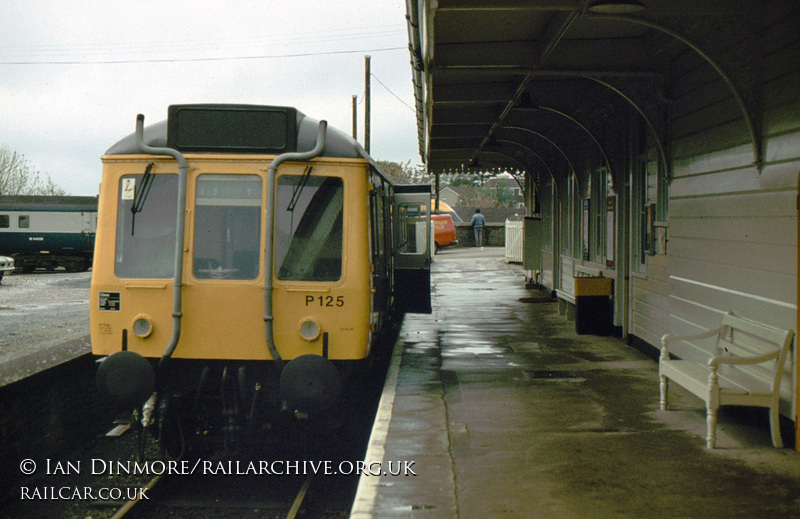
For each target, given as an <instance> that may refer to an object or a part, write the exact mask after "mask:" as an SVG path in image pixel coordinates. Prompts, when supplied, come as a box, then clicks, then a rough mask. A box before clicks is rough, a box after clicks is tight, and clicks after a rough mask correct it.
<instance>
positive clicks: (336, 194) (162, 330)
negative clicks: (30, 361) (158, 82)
mask: <svg viewBox="0 0 800 519" xmlns="http://www.w3.org/2000/svg"><path fill="white" fill-rule="evenodd" d="M102 160H103V179H102V184H101V191H100V218H99V222H98V230H97V233H98V246H97V248H96V251H95V266H94V272H93V278H92V291H91V293H92V296H91V335H92V351H93V353H94V354H95V355H98V356H100V357H101V358H102V359H103V360H102V362H101V364H100V367H99V369H98V385H99V388H100V391H101V393H103V394H104V395H105V396H106V397H107V398H109V399H111V400H112V401H114V402H115V403H117V404H119V405H120V406H122V407H136V408H138V407H140V406H142V404H144V406H143V411H142V412H143V413H145V415H148V416H145V417H144V418H145V423H149V422H155V425H156V426H157V427H158V428H163V427H164V426H165V425H164V423H158V422H159V420H162V421H164V420H167V418H162V417H160V416H156V415H155V413H154V411H153V410H154V409H156V408H158V407H159V406H160V407H161V408H163V407H164V406H167V405H169V406H170V407H171V408H172V409H173V411H172V412H171V414H172V418H170V419H171V420H173V421H174V420H176V419H177V420H179V421H180V422H182V423H186V424H187V425H188V427H182V429H193V430H195V431H197V430H201V429H202V430H204V431H206V432H208V431H212V430H214V429H224V430H225V431H226V433H225V434H226V435H228V436H230V437H231V438H227V439H226V441H227V440H232V439H233V436H235V435H236V434H237V433H238V431H242V430H244V429H248V428H251V427H250V426H252V425H253V422H254V421H259V420H263V421H268V420H270V419H273V418H274V417H275V416H277V415H280V414H281V413H282V412H285V411H289V412H293V413H294V414H295V415H296V416H302V417H305V416H309V415H313V414H315V413H319V412H323V411H325V410H326V409H329V408H331V407H332V406H334V405H335V402H336V398H337V396H338V394H339V392H340V390H341V387H342V385H343V384H347V383H348V374H349V373H350V372H351V371H352V370H353V368H354V367H355V366H357V365H358V364H359V363H363V362H364V361H365V360H366V359H368V358H369V357H370V354H371V352H372V351H373V349H374V348H375V347H376V346H377V345H378V344H379V343H378V338H379V336H380V332H381V331H382V329H383V328H384V327H385V326H386V325H387V324H388V322H389V320H390V317H391V314H392V313H393V312H394V313H402V312H405V311H430V277H429V276H430V273H429V271H428V266H429V255H430V250H429V248H428V246H427V243H428V242H429V240H428V238H427V236H426V234H425V233H427V232H429V229H430V223H429V221H428V216H427V214H428V212H427V211H426V208H425V204H427V200H429V199H430V191H429V188H428V189H427V193H426V194H424V195H423V196H420V194H419V193H417V192H416V191H418V190H419V188H418V187H416V186H415V187H414V188H411V189H406V188H404V187H403V186H395V185H393V184H392V183H391V182H390V181H389V180H388V179H387V178H386V177H384V176H383V175H382V174H381V173H380V171H379V170H378V169H377V166H376V164H375V162H374V161H373V160H372V159H371V158H370V157H369V156H368V155H367V154H366V153H365V151H364V150H363V148H361V146H359V145H358V143H357V142H356V141H354V140H353V139H351V138H350V137H348V136H346V135H345V134H343V133H341V132H339V131H337V130H334V129H332V128H327V125H326V124H325V123H324V121H323V122H318V121H315V120H313V119H310V118H308V117H306V116H305V115H304V114H302V113H300V112H298V111H297V110H296V109H294V108H287V107H273V106H253V105H175V106H171V107H170V108H169V117H168V120H167V121H166V122H162V123H158V124H155V125H152V126H149V127H147V128H145V127H144V126H143V118H142V117H141V116H140V118H139V120H138V121H137V133H136V134H134V135H133V136H129V137H128V138H126V139H123V140H122V141H120V142H118V143H117V144H116V145H114V146H112V148H111V149H109V151H108V152H107V153H106V154H105V155H104V156H103V159H102ZM420 233H422V234H420ZM220 395H222V396H220ZM206 396H208V398H206ZM197 402H202V405H200V408H202V410H201V411H199V410H198V404H197ZM150 413H154V414H150ZM176 417H177V418H176ZM184 434H185V431H184ZM182 441H183V440H182V439H181V442H182Z"/></svg>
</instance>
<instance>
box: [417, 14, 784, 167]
mask: <svg viewBox="0 0 800 519" xmlns="http://www.w3.org/2000/svg"><path fill="white" fill-rule="evenodd" d="M775 3H778V4H781V2H772V4H775ZM767 4H769V2H754V1H752V0H438V1H437V0H408V14H409V16H408V19H409V42H410V48H411V61H412V69H413V72H414V82H415V92H416V97H417V99H416V101H417V105H416V106H417V117H418V133H419V146H420V154H421V156H422V158H423V160H424V161H425V162H426V163H427V166H428V168H429V170H430V171H431V172H432V173H437V172H440V171H445V170H448V169H451V170H452V169H458V168H470V167H477V168H481V169H485V168H508V169H513V168H517V169H520V168H521V169H531V168H540V169H541V168H548V169H550V170H551V171H555V172H557V171H565V170H569V168H574V169H575V168H578V167H579V165H580V166H583V165H584V164H585V161H587V160H589V159H588V158H587V156H589V155H591V154H593V155H594V156H595V157H599V160H601V161H603V162H605V163H608V165H609V166H611V164H613V163H614V162H615V160H618V159H619V157H621V156H623V155H624V154H626V153H629V150H623V149H622V148H623V147H624V146H625V144H624V143H625V142H626V141H628V142H630V141H631V140H632V139H629V138H628V137H629V136H628V135H625V132H626V131H628V130H627V129H626V127H625V125H624V124H620V121H621V120H622V119H624V118H625V117H631V114H633V117H634V118H636V119H637V120H638V121H640V122H641V125H640V126H641V128H643V129H642V130H638V131H644V132H647V134H648V139H649V140H650V142H652V143H654V147H653V149H654V150H656V152H657V153H659V154H660V155H661V157H660V159H661V160H662V161H663V162H665V163H666V161H667V160H668V153H667V152H665V147H666V145H667V142H668V140H669V131H670V130H669V123H668V121H669V119H670V115H669V114H668V113H667V111H668V109H669V106H670V101H671V97H672V96H673V95H675V93H674V92H672V90H671V89H672V87H673V82H674V81H675V80H676V79H677V78H681V77H683V76H685V75H686V74H689V73H693V74H694V73H695V71H696V70H697V69H698V68H699V69H703V70H704V71H705V73H706V77H707V81H708V83H709V88H710V89H712V88H713V89H715V90H716V91H718V92H719V94H718V95H719V102H720V104H719V107H718V110H719V111H723V112H724V113H725V114H726V115H725V117H726V118H727V119H729V120H730V121H738V122H737V123H736V124H737V125H738V126H737V129H736V131H737V132H740V133H741V135H742V140H743V141H746V142H747V143H748V145H750V146H752V156H753V161H754V163H756V164H759V163H760V161H761V150H760V147H759V146H760V144H759V143H760V138H759V135H758V130H757V128H758V124H757V123H756V122H754V121H753V116H752V113H753V112H754V111H755V108H757V104H758V92H757V90H758V87H757V86H756V85H757V81H756V80H755V76H757V70H758V61H759V58H758V48H757V47H758V45H757V44H752V43H751V44H748V45H739V43H741V42H743V41H745V42H748V41H749V42H757V41H758V34H759V31H760V29H761V27H762V26H764V25H765V24H768V23H771V21H770V18H771V17H775V16H780V13H779V12H774V10H771V12H765V11H766V9H765V7H764V6H765V5H767ZM662 166H663V167H667V164H663V165H662ZM574 169H573V170H574Z"/></svg>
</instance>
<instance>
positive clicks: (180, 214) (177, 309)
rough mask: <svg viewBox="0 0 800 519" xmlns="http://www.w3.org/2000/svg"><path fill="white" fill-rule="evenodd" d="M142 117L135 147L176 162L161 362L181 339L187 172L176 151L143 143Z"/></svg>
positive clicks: (139, 119) (137, 122) (137, 117)
mask: <svg viewBox="0 0 800 519" xmlns="http://www.w3.org/2000/svg"><path fill="white" fill-rule="evenodd" d="M143 132H144V115H143V114H139V115H138V116H136V146H137V147H138V148H139V151H141V152H142V153H147V154H150V155H169V156H170V157H172V158H174V159H175V160H176V161H177V162H178V204H177V205H178V207H177V210H176V212H175V232H176V239H175V263H174V265H173V267H172V271H173V285H172V286H173V288H172V337H170V340H169V344H168V345H167V348H166V349H165V350H164V353H163V354H162V356H161V362H164V360H165V359H168V358H170V357H171V356H172V354H173V352H174V351H175V348H176V347H177V346H178V340H179V339H180V337H181V317H183V311H182V308H183V306H182V293H181V289H182V287H183V242H184V235H185V226H186V177H187V172H188V170H189V168H188V166H187V165H186V159H185V158H184V157H183V155H182V154H181V153H180V152H179V151H178V150H174V149H172V148H155V147H152V146H148V145H146V144H145V143H144V138H143Z"/></svg>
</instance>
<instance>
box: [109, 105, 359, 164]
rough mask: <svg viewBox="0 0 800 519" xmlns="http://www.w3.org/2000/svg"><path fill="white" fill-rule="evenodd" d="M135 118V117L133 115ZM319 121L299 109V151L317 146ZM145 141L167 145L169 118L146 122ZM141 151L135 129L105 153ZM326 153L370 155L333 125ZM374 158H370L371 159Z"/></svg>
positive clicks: (329, 127)
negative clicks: (152, 122) (137, 143)
mask: <svg viewBox="0 0 800 519" xmlns="http://www.w3.org/2000/svg"><path fill="white" fill-rule="evenodd" d="M131 119H132V122H134V121H135V119H133V118H131ZM318 128H319V121H318V120H316V119H312V118H311V117H307V116H306V115H305V114H303V113H302V112H300V111H298V112H297V151H298V152H305V151H310V150H312V149H313V148H314V145H315V144H316V140H317V133H318ZM143 140H144V143H145V144H147V145H149V146H153V147H165V146H166V145H167V121H166V120H163V121H159V122H157V123H154V124H150V125H146V126H145V127H144V131H143ZM138 153H141V152H140V151H139V149H138V148H137V146H136V138H135V135H134V134H133V133H131V134H130V135H128V136H127V137H125V138H123V139H122V140H120V141H118V142H117V143H116V144H114V145H113V146H111V147H110V148H109V149H108V151H106V153H105V154H106V155H131V154H138ZM322 156H324V157H342V158H367V159H370V157H369V155H368V154H367V152H366V151H365V150H364V148H363V147H362V146H361V145H360V144H359V143H358V141H356V140H355V139H353V138H352V137H351V136H349V135H347V134H345V133H344V132H341V131H339V130H337V129H336V128H333V127H331V126H330V125H329V126H328V128H327V131H326V142H325V150H324V151H323V153H322ZM370 160H371V159H370Z"/></svg>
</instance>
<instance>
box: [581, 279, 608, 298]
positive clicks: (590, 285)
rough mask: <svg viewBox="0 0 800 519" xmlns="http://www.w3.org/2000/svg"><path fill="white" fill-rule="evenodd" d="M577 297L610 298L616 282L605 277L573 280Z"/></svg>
mask: <svg viewBox="0 0 800 519" xmlns="http://www.w3.org/2000/svg"><path fill="white" fill-rule="evenodd" d="M573 280H574V281H575V286H574V294H575V297H584V296H610V295H611V290H612V286H613V282H614V280H613V279H611V278H604V277H583V278H573Z"/></svg>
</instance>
